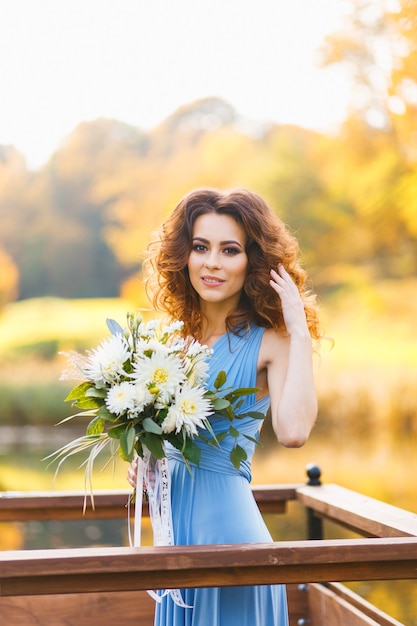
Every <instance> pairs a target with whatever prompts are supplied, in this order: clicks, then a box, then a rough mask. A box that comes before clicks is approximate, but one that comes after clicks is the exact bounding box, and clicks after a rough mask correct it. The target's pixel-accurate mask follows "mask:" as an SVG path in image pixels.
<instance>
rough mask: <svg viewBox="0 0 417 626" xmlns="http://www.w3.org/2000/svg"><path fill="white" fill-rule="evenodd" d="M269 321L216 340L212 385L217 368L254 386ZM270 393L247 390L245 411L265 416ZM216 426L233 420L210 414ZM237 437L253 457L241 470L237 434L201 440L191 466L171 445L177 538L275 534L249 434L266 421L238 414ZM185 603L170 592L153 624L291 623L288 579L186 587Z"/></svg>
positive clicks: (233, 381) (248, 538) (259, 538)
mask: <svg viewBox="0 0 417 626" xmlns="http://www.w3.org/2000/svg"><path fill="white" fill-rule="evenodd" d="M264 330H265V329H264V328H260V327H257V326H254V325H253V326H251V328H250V330H249V332H248V333H246V334H242V335H241V336H239V335H235V334H233V333H228V334H225V335H223V336H222V337H220V339H219V340H218V341H217V342H216V343H215V344H214V346H213V356H212V358H211V359H210V361H209V367H210V377H209V379H208V381H207V384H208V387H209V388H213V384H214V380H215V378H216V376H217V374H218V372H219V371H220V370H224V371H225V372H226V374H227V382H226V387H233V388H237V387H255V386H256V367H257V361H258V353H259V347H260V344H261V340H262V336H263V333H264ZM268 406H269V397H268V396H266V397H263V398H262V399H260V400H258V401H256V397H255V394H253V395H250V396H246V397H245V398H244V402H243V404H242V407H241V408H240V409H239V410H240V412H246V411H248V410H252V411H259V412H261V413H263V414H264V415H265V413H266V411H267V409H268ZM210 422H211V424H212V427H213V430H214V432H215V433H220V432H222V431H224V430H226V429H227V428H228V426H229V422H228V421H227V420H225V419H224V418H222V417H216V416H211V417H210ZM233 425H234V426H235V427H236V428H237V429H238V430H239V433H240V435H239V438H238V443H239V445H241V446H242V447H244V448H245V450H246V452H247V455H248V458H247V460H246V461H244V462H243V463H241V466H240V469H239V470H236V469H235V468H234V467H233V465H232V463H231V461H230V450H231V448H232V447H233V446H234V445H235V441H236V440H235V439H234V438H232V437H230V436H229V435H228V436H227V437H226V439H225V440H224V441H223V442H222V444H221V447H218V446H211V445H208V444H206V443H204V442H202V441H198V445H199V446H200V448H201V450H202V455H201V462H200V465H199V467H195V466H192V472H191V473H190V471H189V470H188V468H187V466H186V465H185V463H184V462H183V460H182V457H181V455H180V453H179V452H178V451H177V450H176V449H175V448H173V447H171V446H168V447H167V457H168V460H169V466H170V473H171V503H172V518H173V531H174V540H175V544H176V545H195V544H200V545H201V544H227V543H256V542H268V541H272V538H271V535H270V533H269V531H268V529H267V528H266V526H265V523H264V521H263V519H262V516H261V514H260V512H259V509H258V507H257V504H256V502H255V500H254V498H253V495H252V491H251V488H250V480H251V461H252V457H253V453H254V450H255V447H256V444H255V443H254V442H253V441H250V440H249V439H247V438H246V437H244V434H246V435H248V436H250V437H252V438H255V439H257V437H258V435H259V430H260V427H261V425H262V420H259V419H254V418H252V417H249V416H248V417H244V418H241V419H236V420H235V421H234V423H233ZM181 595H182V598H183V600H184V601H185V603H186V604H187V605H189V606H191V607H192V608H184V607H181V606H178V605H177V604H175V603H174V601H173V599H172V598H171V596H170V595H165V596H164V597H163V598H162V599H161V602H160V603H157V605H156V612H155V626H288V612H287V600H286V591H285V586H283V585H259V586H250V587H248V586H245V587H219V588H217V587H215V588H201V589H182V590H181Z"/></svg>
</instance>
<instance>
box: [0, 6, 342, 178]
mask: <svg viewBox="0 0 417 626" xmlns="http://www.w3.org/2000/svg"><path fill="white" fill-rule="evenodd" d="M346 11H347V5H346V3H345V2H344V0H210V2H208V0H0V90H1V91H0V144H3V145H9V144H12V145H14V146H15V147H16V148H18V149H19V150H20V151H21V152H23V153H24V154H25V156H26V158H27V162H28V166H29V167H32V168H37V167H40V166H41V165H43V164H44V163H45V162H46V161H47V160H48V158H49V157H50V156H51V154H52V153H53V151H54V150H56V149H57V148H58V147H59V145H60V144H61V143H62V141H63V140H64V139H65V137H67V136H68V135H69V134H70V133H71V132H72V131H73V130H74V129H75V128H76V126H77V125H78V124H79V123H80V122H82V121H89V120H94V119H97V118H100V117H105V118H111V119H118V120H121V121H124V122H127V123H128V124H132V125H133V126H136V127H138V128H140V129H142V130H149V129H151V128H152V127H154V126H156V125H158V124H159V123H160V122H162V121H163V120H164V119H165V118H166V117H167V116H169V115H171V114H172V113H173V112H174V111H175V110H176V109H177V108H178V107H180V106H182V105H184V104H188V103H190V102H193V101H195V100H198V99H200V98H205V97H211V96H217V97H220V98H223V99H225V100H226V101H227V102H229V103H230V104H231V105H232V106H233V107H234V108H235V110H236V111H237V113H238V114H240V115H242V116H243V117H244V118H246V119H247V120H248V121H249V122H274V123H293V124H298V125H301V126H304V127H307V128H313V129H317V130H321V131H324V132H331V131H334V130H335V129H336V128H337V127H338V125H339V124H340V122H341V121H342V120H343V118H344V116H345V114H346V108H347V106H348V103H349V92H350V84H349V78H348V76H347V75H346V73H344V72H343V70H342V69H341V68H336V67H333V68H328V69H323V68H320V67H319V66H318V60H319V54H318V48H319V46H320V44H321V43H322V41H323V38H324V37H325V35H326V34H328V33H331V32H334V31H335V30H337V29H338V28H339V27H340V25H341V24H342V23H343V19H345V16H346Z"/></svg>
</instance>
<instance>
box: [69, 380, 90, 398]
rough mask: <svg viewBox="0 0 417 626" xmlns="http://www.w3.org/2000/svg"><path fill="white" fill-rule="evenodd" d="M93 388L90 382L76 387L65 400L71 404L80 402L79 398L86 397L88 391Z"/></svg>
mask: <svg viewBox="0 0 417 626" xmlns="http://www.w3.org/2000/svg"><path fill="white" fill-rule="evenodd" d="M92 387H93V384H92V383H88V382H83V383H81V384H79V385H77V386H76V387H74V388H73V389H71V391H70V392H69V394H68V395H67V397H66V398H65V402H69V401H70V400H78V398H84V396H85V394H86V393H87V391H88V389H91V388H92Z"/></svg>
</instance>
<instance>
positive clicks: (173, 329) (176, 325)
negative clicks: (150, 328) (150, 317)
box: [162, 321, 184, 335]
mask: <svg viewBox="0 0 417 626" xmlns="http://www.w3.org/2000/svg"><path fill="white" fill-rule="evenodd" d="M183 326H184V322H180V321H175V322H172V323H171V324H170V325H169V326H164V327H163V329H162V332H163V333H164V334H167V335H173V334H174V333H177V332H179V331H180V330H182V328H183Z"/></svg>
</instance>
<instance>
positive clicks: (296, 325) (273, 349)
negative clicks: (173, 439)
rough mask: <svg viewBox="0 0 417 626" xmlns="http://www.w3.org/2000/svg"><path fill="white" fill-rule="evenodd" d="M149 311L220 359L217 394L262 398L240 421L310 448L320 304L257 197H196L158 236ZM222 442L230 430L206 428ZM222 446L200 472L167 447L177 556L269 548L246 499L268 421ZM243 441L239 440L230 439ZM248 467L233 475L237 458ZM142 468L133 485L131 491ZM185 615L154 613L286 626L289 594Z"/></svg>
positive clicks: (185, 623)
mask: <svg viewBox="0 0 417 626" xmlns="http://www.w3.org/2000/svg"><path fill="white" fill-rule="evenodd" d="M149 263H150V269H151V272H150V279H149V282H148V286H149V287H150V288H152V290H153V304H154V306H155V307H156V308H157V309H160V310H161V309H162V310H164V311H165V312H166V313H167V314H168V315H169V317H171V318H173V319H180V320H182V321H183V322H184V336H192V337H194V338H196V339H198V340H199V341H200V342H201V343H204V344H207V345H208V346H210V347H211V348H212V349H213V357H212V358H211V359H210V362H209V367H210V378H209V379H208V382H207V384H208V387H209V388H210V387H211V386H212V385H213V383H214V380H215V377H216V375H217V373H218V371H219V370H225V371H226V374H227V383H226V386H227V387H235V388H236V387H256V388H257V389H258V391H257V392H256V394H255V393H254V394H252V395H250V396H248V397H246V398H245V400H244V403H243V405H242V407H241V409H240V411H241V412H242V413H245V412H246V411H248V410H253V411H259V412H261V413H263V414H264V415H265V414H266V412H267V409H268V407H270V414H271V418H272V425H273V429H274V432H275V434H276V436H277V439H278V441H279V442H280V443H281V444H282V445H284V446H288V447H299V446H302V445H303V444H304V443H305V441H306V440H307V438H308V436H309V434H310V431H311V429H312V427H313V424H314V422H315V419H316V414H317V401H316V394H315V389H314V381H313V368H312V340H313V339H318V338H319V328H318V317H317V309H316V306H315V304H314V302H315V301H314V298H313V297H312V296H309V295H307V293H306V289H305V272H304V271H303V270H302V269H301V268H300V265H299V262H298V244H297V242H296V240H295V239H294V238H293V237H292V235H291V234H290V233H289V232H288V231H287V229H286V228H285V226H284V224H283V223H282V222H281V221H280V220H279V219H278V217H277V216H276V215H275V214H274V213H273V212H272V211H271V209H270V208H269V207H268V205H267V204H266V203H265V202H264V201H263V200H262V198H260V197H259V196H258V195H256V194H254V193H252V192H249V191H247V190H244V189H237V190H232V191H228V192H223V191H219V190H215V189H199V190H196V191H193V192H191V193H190V194H188V195H187V196H185V197H184V198H183V199H182V200H181V201H180V202H179V204H178V205H177V207H176V208H175V210H174V211H173V213H172V214H171V216H170V217H169V218H168V220H167V221H166V222H165V224H164V225H163V227H162V232H161V239H160V242H159V244H158V245H157V247H156V249H154V252H153V255H152V256H151V258H150V259H149ZM210 421H211V424H212V427H213V430H214V431H215V433H220V432H225V431H227V430H228V426H229V424H228V423H227V424H226V423H225V422H226V420H224V419H223V418H221V417H216V416H213V417H211V418H210ZM233 425H234V426H235V428H236V429H237V430H238V431H239V435H238V436H236V437H235V436H232V435H231V434H230V433H228V435H227V436H226V438H225V439H224V440H223V441H222V443H221V446H220V447H217V446H212V445H209V444H205V443H204V442H203V441H200V440H198V442H197V443H198V445H199V446H200V447H201V450H202V455H201V463H200V466H199V467H193V471H192V472H191V473H190V471H189V470H188V469H187V467H186V465H185V464H184V462H183V460H182V457H181V454H180V453H179V452H178V451H177V450H175V449H174V448H173V447H171V446H167V450H166V452H167V457H168V459H169V465H170V471H171V500H172V515H173V531H174V538H175V543H176V544H177V545H190V544H216V543H217V544H227V543H244V542H266V541H271V536H270V534H269V532H268V530H267V528H266V526H265V524H264V522H263V519H262V517H261V515H260V513H259V510H258V508H257V506H256V503H255V501H254V499H253V496H252V492H251V489H250V480H251V473H250V465H251V459H252V456H253V452H254V448H255V445H256V444H255V441H254V440H257V438H258V436H259V430H260V427H261V421H260V420H258V419H254V418H253V417H242V418H240V419H236V420H234V424H233ZM234 435H236V432H234ZM237 443H238V444H239V446H241V447H242V448H244V450H245V452H246V454H247V458H246V459H245V460H243V461H242V463H241V465H240V469H239V470H236V469H235V467H234V466H233V465H232V463H231V461H230V451H231V449H232V448H233V447H234V446H236V444H237ZM135 471H136V467H135V465H134V464H133V465H132V466H131V467H130V469H129V475H128V480H129V482H130V483H131V484H132V485H134V484H135ZM182 595H183V599H184V601H185V603H186V604H187V605H189V606H190V607H191V608H184V607H181V606H178V605H177V604H175V603H174V602H173V600H172V599H171V597H170V596H165V597H164V598H163V599H162V602H161V603H158V604H157V608H156V615H155V624H156V625H157V626H286V625H287V624H288V615H287V606H286V596H285V587H283V586H282V585H270V586H257V587H232V588H230V587H229V588H214V589H213V588H208V589H187V590H183V591H182Z"/></svg>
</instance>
